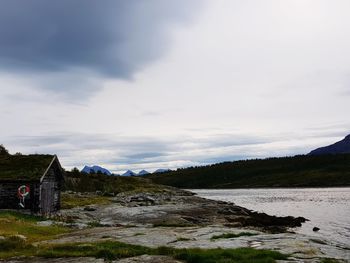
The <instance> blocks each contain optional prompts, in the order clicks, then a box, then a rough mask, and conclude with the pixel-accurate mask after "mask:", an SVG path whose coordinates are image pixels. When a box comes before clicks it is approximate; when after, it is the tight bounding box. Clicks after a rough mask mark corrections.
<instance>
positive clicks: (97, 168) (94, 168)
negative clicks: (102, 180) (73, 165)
mask: <svg viewBox="0 0 350 263" xmlns="http://www.w3.org/2000/svg"><path fill="white" fill-rule="evenodd" d="M81 172H83V173H88V174H90V173H98V172H101V173H103V174H107V175H112V173H111V172H110V171H108V170H107V169H105V168H103V167H101V166H98V165H94V166H87V165H85V167H84V168H83V170H81Z"/></svg>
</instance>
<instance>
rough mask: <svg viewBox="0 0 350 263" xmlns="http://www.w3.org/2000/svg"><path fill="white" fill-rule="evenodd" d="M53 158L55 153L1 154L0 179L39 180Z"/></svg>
mask: <svg viewBox="0 0 350 263" xmlns="http://www.w3.org/2000/svg"><path fill="white" fill-rule="evenodd" d="M53 158H54V156H53V155H43V154H31V155H10V154H0V181H1V180H39V179H40V178H41V176H42V175H43V174H44V173H45V171H46V169H47V168H48V167H49V165H50V163H51V161H52V160H53Z"/></svg>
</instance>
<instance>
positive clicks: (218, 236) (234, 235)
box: [210, 232, 257, 240]
mask: <svg viewBox="0 0 350 263" xmlns="http://www.w3.org/2000/svg"><path fill="white" fill-rule="evenodd" d="M256 235H257V234H255V233H250V232H240V233H225V234H222V235H216V236H212V237H211V238H210V239H211V240H216V239H221V238H237V237H242V236H247V237H250V236H256Z"/></svg>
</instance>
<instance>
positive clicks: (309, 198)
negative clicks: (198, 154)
mask: <svg viewBox="0 0 350 263" xmlns="http://www.w3.org/2000/svg"><path fill="white" fill-rule="evenodd" d="M191 191H193V192H195V193H197V194H198V195H199V196H201V197H205V198H208V199H214V200H222V201H229V202H233V203H235V204H236V205H239V206H243V207H246V208H249V209H252V210H255V211H259V212H265V213H267V214H270V215H277V216H289V215H291V216H295V217H297V216H302V217H305V218H307V219H309V220H310V221H309V222H307V223H304V224H303V226H302V227H300V228H297V229H295V231H296V232H299V233H302V234H307V235H309V236H312V237H315V238H323V239H326V240H328V241H329V242H331V243H335V244H339V245H342V246H346V247H350V188H301V189H300V188H299V189H230V190H206V189H198V190H191ZM314 226H317V227H319V228H320V231H319V232H313V231H312V228H313V227H314Z"/></svg>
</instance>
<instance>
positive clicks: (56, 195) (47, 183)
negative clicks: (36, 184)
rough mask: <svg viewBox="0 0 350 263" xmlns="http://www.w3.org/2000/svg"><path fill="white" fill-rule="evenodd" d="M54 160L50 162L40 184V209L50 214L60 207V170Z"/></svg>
mask: <svg viewBox="0 0 350 263" xmlns="http://www.w3.org/2000/svg"><path fill="white" fill-rule="evenodd" d="M60 169H61V168H60V167H59V166H58V164H57V163H56V162H54V163H53V164H52V166H51V167H50V169H49V171H48V172H47V173H46V175H45V177H44V178H43V180H42V182H41V186H40V192H41V193H40V211H41V213H42V214H44V215H50V214H52V213H55V212H57V211H58V210H60V208H61V188H62V176H61V174H62V172H61V171H60Z"/></svg>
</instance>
